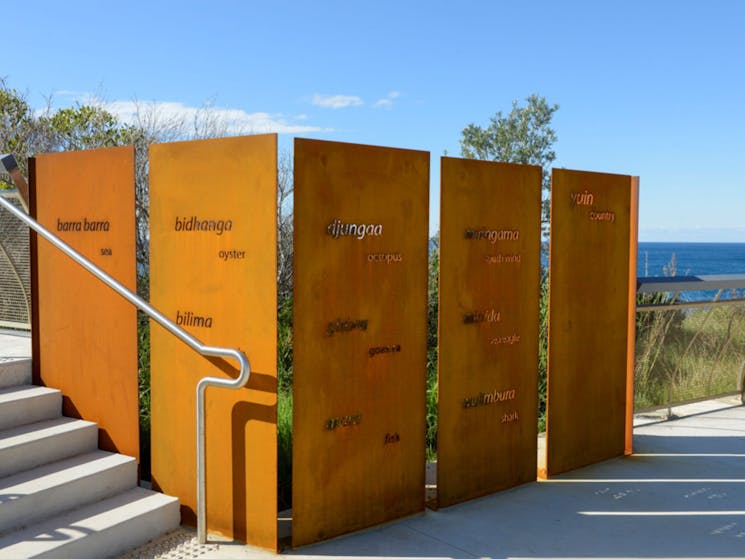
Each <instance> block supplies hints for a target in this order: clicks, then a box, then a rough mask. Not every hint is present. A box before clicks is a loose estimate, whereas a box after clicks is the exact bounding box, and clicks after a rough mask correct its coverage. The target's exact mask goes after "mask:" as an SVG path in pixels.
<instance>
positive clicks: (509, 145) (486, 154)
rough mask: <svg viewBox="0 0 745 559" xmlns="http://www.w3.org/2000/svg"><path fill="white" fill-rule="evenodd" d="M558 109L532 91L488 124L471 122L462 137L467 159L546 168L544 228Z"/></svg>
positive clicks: (544, 175)
mask: <svg viewBox="0 0 745 559" xmlns="http://www.w3.org/2000/svg"><path fill="white" fill-rule="evenodd" d="M558 109H559V105H549V103H548V102H547V101H546V99H545V98H544V97H542V96H539V95H536V94H533V95H531V96H530V97H528V98H527V99H525V105H522V106H521V105H519V104H518V102H517V100H515V101H513V102H512V110H511V111H510V112H509V114H507V115H503V114H502V112H501V111H498V112H497V113H496V114H495V115H494V116H493V117H491V119H490V120H489V125H488V126H486V127H485V128H484V127H481V126H478V125H476V124H469V125H468V126H466V127H465V128H464V129H463V131H462V132H461V139H460V147H461V154H462V156H463V157H466V158H468V159H483V160H488V161H502V162H505V163H523V164H528V165H539V166H540V167H541V168H542V169H543V223H544V232H547V225H548V218H549V203H548V200H549V192H550V190H551V177H550V175H549V166H550V165H551V163H553V161H554V159H556V152H555V151H554V144H555V143H556V139H557V137H556V131H555V130H554V129H553V128H552V127H551V119H552V117H553V115H554V113H555V112H556V111H557V110H558Z"/></svg>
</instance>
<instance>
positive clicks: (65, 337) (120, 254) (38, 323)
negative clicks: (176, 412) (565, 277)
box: [30, 147, 140, 459]
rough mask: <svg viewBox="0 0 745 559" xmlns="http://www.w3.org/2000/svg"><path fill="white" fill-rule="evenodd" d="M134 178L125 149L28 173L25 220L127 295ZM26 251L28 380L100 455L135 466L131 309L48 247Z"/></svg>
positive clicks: (41, 159) (51, 156) (38, 164)
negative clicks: (57, 403) (91, 437)
mask: <svg viewBox="0 0 745 559" xmlns="http://www.w3.org/2000/svg"><path fill="white" fill-rule="evenodd" d="M134 173H135V165H134V150H133V148H132V147H118V148H108V149H95V150H89V151H75V152H64V153H45V154H41V155H38V156H36V157H35V158H34V159H32V160H31V165H30V177H31V191H32V196H31V198H32V201H31V213H32V215H34V216H35V217H36V219H37V220H38V221H39V223H41V224H42V225H43V226H45V227H46V228H47V229H49V230H50V231H51V232H52V233H54V234H55V235H57V236H58V237H60V238H61V239H62V240H63V241H65V242H66V243H67V244H69V245H70V246H72V247H73V248H74V249H75V250H77V251H78V252H80V253H82V254H83V256H85V257H87V258H88V259H89V260H91V261H92V262H93V263H94V264H96V265H97V266H99V267H100V268H102V269H103V270H104V271H105V272H107V273H109V274H110V275H112V276H113V277H114V278H115V279H116V280H118V281H119V282H120V283H122V284H124V285H125V286H126V287H128V288H129V289H131V290H135V289H136V284H137V279H136V264H135V214H134V211H135V200H134V184H135V177H134ZM34 237H35V235H34ZM33 247H34V248H33V252H34V255H35V257H34V260H35V268H34V274H33V275H34V278H33V280H32V284H33V286H34V287H33V290H34V291H35V294H36V296H35V297H34V301H33V306H34V327H33V328H34V336H33V337H34V366H35V375H34V376H35V381H36V382H38V383H41V384H44V385H48V386H51V387H54V388H58V389H60V390H62V393H63V412H64V414H65V415H68V416H72V417H80V418H83V419H86V420H89V421H95V422H97V423H98V426H99V446H100V447H101V448H103V449H106V450H110V451H113V452H121V453H123V454H127V455H129V456H134V457H137V458H138V459H139V455H140V447H139V440H140V439H139V413H138V396H137V394H138V386H137V384H138V383H137V311H136V310H135V308H134V307H133V306H132V305H131V304H130V303H128V302H127V301H125V300H124V299H122V298H121V297H120V296H119V295H117V294H116V293H115V292H114V291H112V290H111V289H110V288H109V287H107V286H106V285H104V284H103V283H102V282H100V281H99V280H97V279H96V278H94V277H93V276H92V275H91V274H90V273H89V272H87V271H85V270H84V269H83V268H81V267H80V266H79V265H78V264H76V263H75V262H73V261H72V260H71V259H70V258H68V257H67V256H65V255H64V254H63V253H61V252H60V251H59V250H57V249H56V248H54V247H53V246H52V245H51V244H49V243H48V242H47V241H45V240H43V239H39V240H36V239H35V240H34V241H33Z"/></svg>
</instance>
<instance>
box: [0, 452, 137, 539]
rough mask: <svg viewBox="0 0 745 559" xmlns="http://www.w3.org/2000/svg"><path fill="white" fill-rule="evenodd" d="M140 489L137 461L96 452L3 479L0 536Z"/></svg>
mask: <svg viewBox="0 0 745 559" xmlns="http://www.w3.org/2000/svg"><path fill="white" fill-rule="evenodd" d="M136 486H137V461H136V460H135V459H134V458H131V457H129V456H123V455H121V454H112V453H110V452H104V451H102V450H96V451H94V452H90V453H87V454H79V455H78V456H74V457H72V458H67V459H65V460H60V461H58V462H54V463H52V464H46V465H44V466H40V467H38V468H33V469H31V470H28V471H24V472H21V473H18V474H15V475H12V476H9V477H6V478H2V479H0V503H2V506H0V534H2V533H5V532H8V531H10V530H16V529H19V528H23V527H25V526H28V525H30V524H31V523H34V522H38V521H39V520H40V519H43V518H48V517H50V516H52V515H55V514H59V513H61V512H62V511H65V510H67V509H72V508H77V507H79V506H81V505H85V504H88V503H94V502H96V501H100V500H103V499H106V498H108V497H112V496H114V495H117V494H119V493H122V492H124V491H127V490H129V489H132V488H133V487H136Z"/></svg>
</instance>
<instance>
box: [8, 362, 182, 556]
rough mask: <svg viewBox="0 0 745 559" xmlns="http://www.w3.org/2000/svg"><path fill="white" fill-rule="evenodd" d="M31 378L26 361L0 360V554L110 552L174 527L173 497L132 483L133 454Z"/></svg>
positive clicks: (176, 506)
mask: <svg viewBox="0 0 745 559" xmlns="http://www.w3.org/2000/svg"><path fill="white" fill-rule="evenodd" d="M30 382H31V369H30V362H15V363H7V364H0V557H3V558H5V557H7V558H9V559H10V558H12V559H25V558H32V557H33V558H37V557H38V558H41V557H43V558H45V559H47V558H49V559H52V558H74V559H86V558H90V559H104V558H107V557H116V556H117V555H120V554H122V553H124V552H126V551H127V550H129V549H132V548H134V547H137V546H139V545H142V544H144V543H146V542H148V541H149V540H151V539H154V538H156V537H158V536H161V535H162V534H165V533H166V532H169V531H171V530H174V529H176V528H177V527H178V526H179V521H180V513H179V503H178V500H177V499H175V498H173V497H168V496H166V495H163V494H161V493H155V492H153V491H148V490H146V489H142V488H140V487H138V486H137V462H136V461H135V459H134V458H130V457H128V456H122V455H120V454H112V453H109V452H104V451H101V450H99V449H98V427H97V425H96V424H95V423H91V422H89V421H82V420H79V419H71V418H68V417H62V415H61V410H62V395H61V394H60V392H59V391H58V390H54V389H51V388H45V387H41V386H33V385H31V384H30Z"/></svg>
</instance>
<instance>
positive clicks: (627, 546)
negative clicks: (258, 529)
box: [127, 398, 745, 559]
mask: <svg viewBox="0 0 745 559" xmlns="http://www.w3.org/2000/svg"><path fill="white" fill-rule="evenodd" d="M684 411H685V412H687V413H691V412H692V413H694V414H695V415H691V416H689V417H685V418H682V419H677V420H673V421H667V422H656V423H647V424H646V425H638V426H637V427H636V428H635V436H634V444H635V452H636V453H635V454H634V455H633V456H631V457H628V458H619V459H615V460H609V461H607V462H604V463H602V464H597V465H595V466H590V467H587V468H583V469H581V470H577V471H574V472H571V473H569V474H565V475H562V476H559V477H557V478H554V479H552V480H550V481H544V482H536V483H530V484H527V485H523V486H521V487H518V488H515V489H512V490H510V491H505V492H502V493H498V494H496V495H492V496H490V497H485V498H482V499H478V500H475V501H471V502H469V503H465V504H462V505H458V506H454V507H451V508H448V509H444V510H440V511H437V512H433V511H427V512H425V513H423V514H421V515H419V516H415V517H412V518H408V519H404V520H401V521H399V522H394V523H391V524H388V525H385V526H382V527H379V528H374V529H371V530H367V531H365V532H361V533H357V534H352V535H349V536H346V537H342V538H338V539H336V540H332V541H329V542H325V543H322V544H317V545H314V546H309V547H305V548H301V549H298V550H294V551H288V552H285V554H286V555H292V556H296V557H299V558H308V559H310V558H319V557H328V556H331V557H335V558H339V559H341V558H344V557H350V558H362V557H396V558H398V557H411V558H427V557H430V558H452V559H475V558H492V559H497V558H528V557H531V558H541V559H546V558H562V559H568V558H575V557H576V558H580V557H581V558H584V559H589V558H613V559H619V558H623V557H629V558H630V557H634V558H642V557H654V558H674V557H681V558H703V557H707V558H722V557H739V558H743V557H745V407H743V406H740V405H739V399H735V398H729V399H724V400H719V401H710V402H702V403H700V404H694V405H693V406H692V407H691V406H687V407H686V409H685V410H683V409H680V408H679V409H678V410H677V412H678V413H683V412H684ZM650 419H652V418H650V417H646V418H645V417H639V418H637V423H643V422H644V421H649V420H650ZM168 538H170V545H169V542H168ZM168 538H166V539H164V540H162V541H161V542H159V543H157V544H155V545H156V546H161V549H160V551H157V552H156V551H155V549H154V548H151V549H147V548H143V549H141V550H139V551H138V552H137V553H133V554H130V555H128V556H127V558H128V559H129V558H134V557H140V558H142V557H200V558H204V559H220V558H222V559H237V558H247V557H253V558H265V557H271V556H272V555H271V554H269V553H266V552H263V551H260V550H255V549H251V548H248V547H245V546H242V545H237V544H226V543H216V542H214V541H213V543H211V544H210V545H208V546H206V547H204V548H199V547H198V546H197V545H196V544H194V541H193V533H192V532H189V531H185V530H184V531H180V532H176V533H174V534H171V535H170V536H169V537H168ZM164 544H165V545H164ZM169 549H170V551H169Z"/></svg>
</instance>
